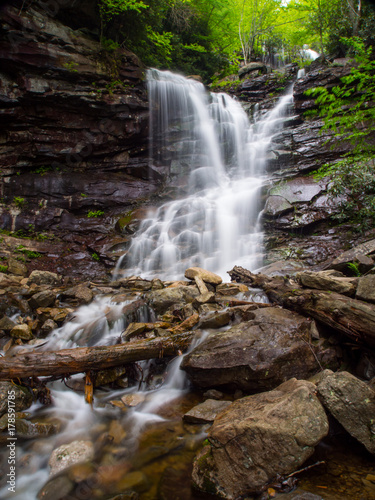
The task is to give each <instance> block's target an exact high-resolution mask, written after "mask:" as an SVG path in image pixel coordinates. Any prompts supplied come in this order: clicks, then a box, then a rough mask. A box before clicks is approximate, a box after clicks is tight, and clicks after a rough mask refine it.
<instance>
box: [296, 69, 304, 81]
mask: <svg viewBox="0 0 375 500" xmlns="http://www.w3.org/2000/svg"><path fill="white" fill-rule="evenodd" d="M305 75H306V71H305V68H300V69H299V70H298V73H297V80H299V79H300V78H304V77H305Z"/></svg>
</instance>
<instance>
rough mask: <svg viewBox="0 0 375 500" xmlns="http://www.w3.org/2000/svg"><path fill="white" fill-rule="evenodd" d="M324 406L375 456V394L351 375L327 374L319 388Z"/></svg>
mask: <svg viewBox="0 0 375 500" xmlns="http://www.w3.org/2000/svg"><path fill="white" fill-rule="evenodd" d="M317 388H318V395H319V398H320V399H321V401H322V403H323V405H324V406H325V407H326V408H327V409H328V410H329V411H330V413H332V415H333V416H334V417H335V418H336V420H338V421H339V422H340V424H341V425H342V426H343V427H344V428H345V429H346V431H347V432H348V433H349V434H350V435H351V436H353V437H354V438H356V439H357V440H358V441H359V442H360V443H362V444H363V445H364V446H365V447H366V448H367V449H368V451H369V452H370V453H375V391H374V390H373V389H372V388H371V387H370V386H369V385H368V384H366V383H365V382H362V381H361V380H359V379H358V378H356V377H354V375H351V374H350V373H348V372H337V373H333V372H332V371H331V370H324V372H323V373H322V374H321V375H320V381H319V382H318V384H317Z"/></svg>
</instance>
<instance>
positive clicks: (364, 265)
mask: <svg viewBox="0 0 375 500" xmlns="http://www.w3.org/2000/svg"><path fill="white" fill-rule="evenodd" d="M354 262H355V264H357V265H358V270H359V272H360V273H361V274H365V273H367V272H368V271H370V270H371V269H372V268H373V267H374V261H373V259H372V258H371V257H368V256H367V255H361V254H359V255H356V257H355V259H354Z"/></svg>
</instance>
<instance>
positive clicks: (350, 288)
mask: <svg viewBox="0 0 375 500" xmlns="http://www.w3.org/2000/svg"><path fill="white" fill-rule="evenodd" d="M297 278H298V279H299V281H300V283H301V284H302V285H303V286H305V287H306V288H316V289H318V290H331V291H332V292H337V293H341V294H343V295H348V296H349V297H352V296H353V295H354V294H355V291H356V288H357V284H358V278H346V277H336V276H332V274H331V272H330V271H320V272H316V273H314V272H313V271H303V272H301V273H298V274H297Z"/></svg>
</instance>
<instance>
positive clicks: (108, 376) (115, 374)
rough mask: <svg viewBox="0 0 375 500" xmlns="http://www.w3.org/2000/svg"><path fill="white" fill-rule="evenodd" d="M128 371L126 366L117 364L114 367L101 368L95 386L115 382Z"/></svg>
mask: <svg viewBox="0 0 375 500" xmlns="http://www.w3.org/2000/svg"><path fill="white" fill-rule="evenodd" d="M126 371H127V370H126V368H125V367H124V366H115V367H114V368H108V369H107V370H101V371H99V372H97V374H96V377H95V386H96V387H98V386H101V385H107V384H110V383H112V382H115V381H116V380H117V379H118V378H120V377H123V376H124V375H125V373H126Z"/></svg>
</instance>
